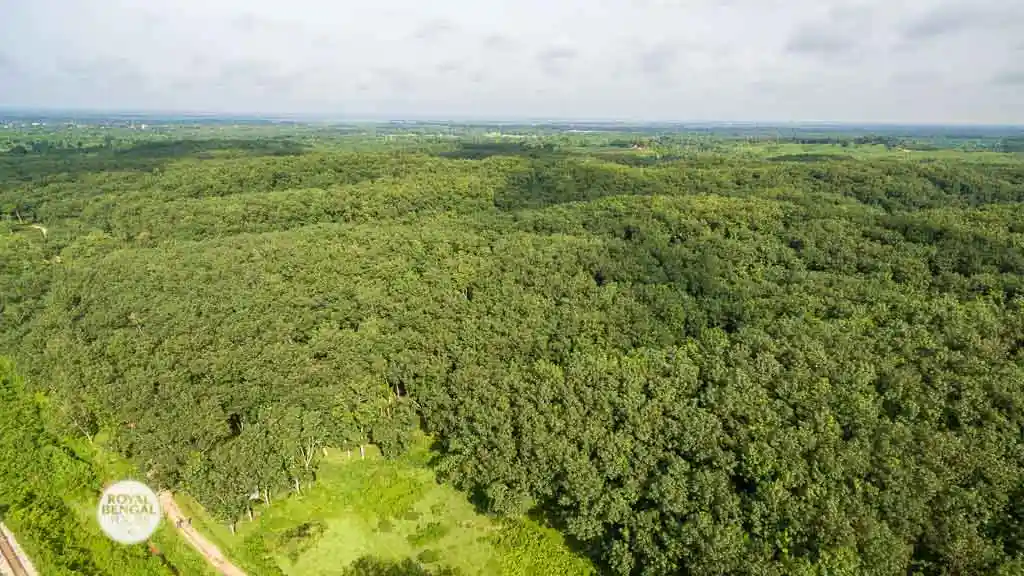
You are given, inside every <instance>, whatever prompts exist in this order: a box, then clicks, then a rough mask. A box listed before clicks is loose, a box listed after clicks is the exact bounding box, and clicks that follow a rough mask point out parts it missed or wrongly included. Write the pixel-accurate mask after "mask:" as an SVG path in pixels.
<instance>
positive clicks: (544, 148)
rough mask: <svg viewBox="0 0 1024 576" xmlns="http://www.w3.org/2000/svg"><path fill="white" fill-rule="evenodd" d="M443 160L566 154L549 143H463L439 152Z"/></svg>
mask: <svg viewBox="0 0 1024 576" xmlns="http://www.w3.org/2000/svg"><path fill="white" fill-rule="evenodd" d="M438 156H441V157H444V158H458V159H461V160H483V159H484V158H490V157H492V156H525V157H528V158H559V157H565V156H566V153H565V152H562V151H560V150H559V149H558V147H557V146H556V145H555V144H552V143H550V142H547V143H544V144H532V143H529V142H463V143H460V144H459V147H458V149H456V150H450V151H447V152H440V153H439V154H438Z"/></svg>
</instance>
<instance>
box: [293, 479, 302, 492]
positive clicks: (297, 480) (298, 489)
mask: <svg viewBox="0 0 1024 576" xmlns="http://www.w3.org/2000/svg"><path fill="white" fill-rule="evenodd" d="M295 493H296V494H302V489H301V488H300V487H299V479H298V478H296V479H295Z"/></svg>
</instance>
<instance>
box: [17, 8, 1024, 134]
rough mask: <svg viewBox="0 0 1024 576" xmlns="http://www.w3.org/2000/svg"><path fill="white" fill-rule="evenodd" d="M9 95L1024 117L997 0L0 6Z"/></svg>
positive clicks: (1011, 32) (1007, 24)
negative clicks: (1016, 90)
mask: <svg viewBox="0 0 1024 576" xmlns="http://www.w3.org/2000/svg"><path fill="white" fill-rule="evenodd" d="M0 13H3V14H4V18H3V19H2V20H0V106H33V107H40V106H41V107H61V108H65V107H89V108H132V109H150V110H197V111H198V110H202V111H222V112H266V113H274V112H300V113H317V114H327V115H334V116H351V115H365V114H382V115H387V116H410V115H428V114H429V115H442V116H450V117H467V116H468V117H502V118H508V117H554V116H574V117H589V118H629V119H651V120H766V121H771V120H802V119H804V120H806V119H832V120H846V121H900V122H986V123H987V122H996V123H1006V122H1010V123H1024V99H1021V98H1020V97H1019V94H1018V93H1015V92H1014V90H1013V89H1012V88H1013V87H1019V84H1018V83H1017V82H1016V79H1018V78H1019V69H1018V67H1017V65H1016V62H1017V61H1018V60H1019V56H1020V52H1019V51H1017V50H1018V49H1019V47H1020V40H1019V39H1020V38H1021V37H1024V17H1021V11H1020V8H1018V7H1017V3H1013V2H1006V1H1003V0H945V1H939V2H936V1H935V0H896V1H893V0H823V1H818V2H812V1H811V0H788V1H783V0H760V1H758V0H717V1H716V0H675V1H673V0H603V1H602V2H592V1H587V0H514V1H513V0H482V1H477V0H435V1H434V2H418V1H414V0H374V1H373V2H370V1H366V2H351V1H348V0H344V1H340V2H339V1H331V0H289V1H288V2H279V1H274V2H270V1H267V0H248V1H243V0H145V1H144V0H33V1H32V2H19V1H17V0H0Z"/></svg>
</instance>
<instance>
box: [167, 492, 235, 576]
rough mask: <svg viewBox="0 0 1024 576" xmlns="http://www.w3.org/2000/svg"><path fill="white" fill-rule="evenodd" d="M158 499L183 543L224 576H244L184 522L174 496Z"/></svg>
mask: <svg viewBox="0 0 1024 576" xmlns="http://www.w3.org/2000/svg"><path fill="white" fill-rule="evenodd" d="M158 498H159V499H160V507H161V508H162V509H163V511H164V516H166V518H167V521H168V522H170V523H172V524H173V525H174V526H175V527H177V529H178V532H180V533H181V535H182V536H183V537H184V538H185V541H186V542H188V543H189V545H190V546H192V547H193V548H195V549H196V551H197V552H199V553H200V554H202V555H203V557H204V558H206V560H207V561H208V562H209V563H210V565H211V566H213V567H214V568H216V569H217V571H218V572H220V573H221V574H223V575H224V576H246V575H245V572H242V570H241V569H240V568H238V567H237V566H235V565H234V564H232V563H231V562H229V561H228V559H227V558H225V557H224V555H223V554H221V552H220V550H219V549H217V547H216V546H214V545H213V543H212V542H210V541H209V540H207V539H206V538H204V537H203V535H202V534H200V533H199V532H197V531H196V529H195V528H193V527H192V525H191V524H189V523H188V522H186V519H185V515H184V514H182V513H181V509H179V508H178V503H177V502H175V501H174V496H173V495H172V494H171V493H170V492H166V491H164V492H161V493H160V494H159V495H158ZM179 521H180V522H179Z"/></svg>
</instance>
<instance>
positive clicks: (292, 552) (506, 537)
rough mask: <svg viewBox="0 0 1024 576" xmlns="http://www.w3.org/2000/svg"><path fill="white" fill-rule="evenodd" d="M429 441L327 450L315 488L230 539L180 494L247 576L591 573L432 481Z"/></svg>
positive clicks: (528, 526) (522, 526)
mask: <svg viewBox="0 0 1024 576" xmlns="http://www.w3.org/2000/svg"><path fill="white" fill-rule="evenodd" d="M427 458H429V452H428V450H427V448H426V445H425V444H424V445H422V446H421V447H420V448H419V449H417V450H414V451H413V452H412V453H410V454H408V455H406V456H404V457H402V458H400V459H397V460H384V459H383V458H381V457H380V456H379V454H378V453H377V452H376V450H374V449H373V448H372V447H371V448H368V449H367V453H366V459H360V457H359V453H358V452H355V453H353V455H352V456H351V458H350V457H349V456H348V455H347V453H345V452H339V451H334V450H332V451H329V452H328V456H327V457H326V459H325V461H324V462H323V464H322V465H321V469H320V474H319V477H318V479H317V482H316V484H314V485H311V486H309V487H308V488H307V489H304V490H303V493H302V494H301V495H296V494H291V495H288V496H287V497H279V498H278V499H277V500H274V501H273V502H272V504H271V505H270V506H262V505H260V506H259V507H258V509H257V510H256V515H255V517H254V520H253V521H252V522H249V521H244V522H241V523H239V524H238V526H237V533H236V534H231V532H230V530H229V529H228V528H227V527H226V526H224V525H223V524H220V523H217V522H215V521H213V520H211V519H210V518H209V517H208V516H207V515H206V514H205V512H204V511H203V510H202V509H201V508H200V507H199V506H198V505H197V504H196V503H195V501H194V500H192V499H191V498H189V497H188V496H185V495H180V496H179V497H178V502H179V504H180V505H181V507H182V509H183V510H184V511H185V512H186V514H191V515H192V516H193V525H195V526H196V527H197V528H199V529H200V530H201V531H202V532H203V533H204V534H205V535H206V536H207V537H209V538H210V539H211V540H213V541H214V542H215V543H217V544H218V545H219V546H220V547H221V549H222V551H223V552H224V553H225V554H227V555H228V556H230V557H231V558H232V560H233V561H235V562H236V563H237V564H238V565H239V566H240V567H242V568H243V569H245V570H247V571H249V572H250V573H251V574H254V575H257V574H285V575H288V576H292V575H295V576H299V575H301V576H326V575H328V574H339V573H341V571H342V570H343V569H344V568H345V567H347V566H350V565H352V564H353V563H354V562H355V561H356V560H359V559H360V558H368V557H369V558H374V559H376V560H381V561H386V562H396V563H397V562H402V561H404V560H406V559H411V560H413V561H414V562H416V563H417V564H420V565H421V566H423V567H424V568H427V569H428V570H436V569H440V568H451V569H454V570H455V571H456V573H458V574H461V575H465V576H475V575H485V574H486V575H502V574H505V575H515V576H520V575H522V576H526V575H531V574H538V575H540V574H543V575H567V576H568V575H587V574H593V573H594V572H595V571H594V568H593V566H592V565H591V564H590V563H589V561H587V560H584V559H582V558H580V557H578V556H577V555H575V554H574V553H573V552H572V551H570V550H569V548H568V547H567V545H566V544H565V542H564V540H563V538H562V536H561V535H559V534H558V532H556V531H555V530H553V529H550V528H546V527H544V526H541V525H539V524H537V523H536V522H534V521H532V520H529V519H515V520H498V519H493V518H490V517H488V516H486V515H482V514H480V513H478V512H477V511H476V510H475V508H474V507H473V505H472V504H471V503H470V502H469V500H468V499H467V497H466V495H465V494H463V493H461V492H459V491H458V490H456V489H454V488H452V487H451V486H448V485H445V484H441V483H438V482H437V481H436V479H435V477H434V474H433V472H432V471H431V470H430V468H429V467H428V466H427V465H426V461H427Z"/></svg>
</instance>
